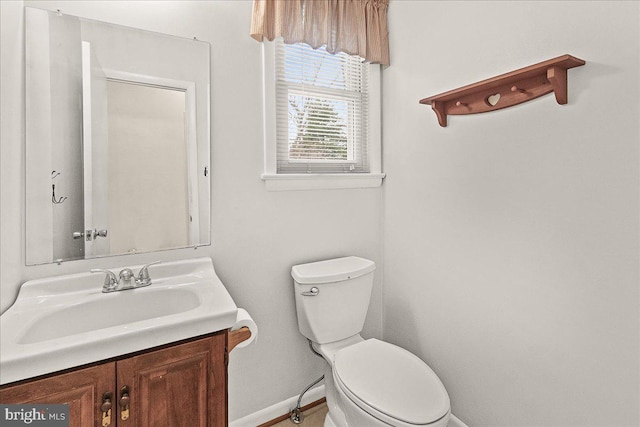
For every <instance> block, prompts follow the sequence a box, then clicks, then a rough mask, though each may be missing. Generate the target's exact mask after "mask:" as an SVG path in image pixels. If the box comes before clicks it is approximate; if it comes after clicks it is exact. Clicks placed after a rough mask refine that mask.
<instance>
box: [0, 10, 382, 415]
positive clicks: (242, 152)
mask: <svg viewBox="0 0 640 427" xmlns="http://www.w3.org/2000/svg"><path fill="white" fill-rule="evenodd" d="M26 5H28V6H35V7H42V8H47V9H53V10H55V9H60V10H62V11H63V13H65V12H66V13H69V14H72V15H79V16H84V17H87V18H91V19H98V20H103V21H109V22H113V23H117V24H121V25H128V26H133V27H138V28H142V29H146V30H151V31H158V32H162V33H168V34H173V35H177V36H182V37H187V38H193V37H194V36H195V37H197V38H198V39H199V40H203V41H208V42H210V43H211V141H212V143H211V151H212V153H211V172H212V175H211V186H212V191H211V198H212V201H211V212H212V233H211V234H212V245H211V246H207V247H201V248H199V249H197V250H194V249H182V250H174V251H163V252H157V253H152V254H143V255H130V256H119V257H110V258H101V259H93V260H85V261H74V262H68V263H63V264H62V265H60V266H57V265H55V264H54V265H43V266H34V267H25V266H24V228H23V227H24V220H23V217H24V176H25V172H24V154H23V151H24V148H23V138H24V113H23V112H24V99H23V93H24V77H23V76H24V62H23V61H24V60H23V57H24V56H23V16H22V6H23V3H22V2H12V1H2V2H0V8H1V9H0V18H1V19H2V21H1V22H0V24H1V25H0V31H2V33H1V37H0V43H1V49H0V55H1V57H0V67H1V74H0V83H1V88H2V96H1V100H0V102H1V104H0V107H1V109H0V110H1V114H2V116H1V123H2V124H1V127H0V136H1V138H2V140H1V144H0V150H1V152H0V154H1V160H0V167H1V169H0V174H1V175H0V178H1V179H0V189H1V193H0V197H1V202H2V203H1V205H0V209H1V210H0V226H1V232H2V236H1V239H0V257H1V258H0V284H1V286H0V302H1V307H0V310H3V311H4V310H5V309H6V308H7V307H8V306H9V305H10V304H11V303H12V302H13V300H14V299H15V297H16V295H17V291H18V288H19V286H20V285H21V284H22V283H23V282H25V281H26V280H28V279H31V278H37V277H43V276H50V275H59V274H66V273H74V272H80V271H87V270H89V269H91V268H101V267H102V268H104V267H107V268H111V267H119V266H122V265H135V264H141V263H144V262H150V261H153V260H156V259H159V260H165V261H169V260H175V259H186V258H192V257H194V256H209V257H211V258H212V259H213V263H214V266H215V268H216V270H217V273H218V275H219V276H220V278H221V279H222V281H223V282H224V284H225V285H226V287H227V289H228V290H229V292H230V293H231V295H232V297H233V298H234V300H235V301H236V303H237V304H238V306H241V307H244V308H246V309H247V310H248V311H249V313H251V315H252V316H253V318H254V319H255V321H256V322H257V324H258V326H259V328H260V336H259V338H258V341H257V342H256V343H254V344H252V345H251V346H249V347H247V348H244V349H241V350H237V351H234V352H233V355H232V357H231V363H230V365H229V383H230V384H229V387H230V390H229V408H230V419H231V420H233V419H236V418H240V417H241V416H244V415H247V414H250V413H253V412H255V411H257V410H260V409H263V408H265V407H268V406H270V405H272V404H274V403H277V402H280V401H282V400H284V399H286V398H289V397H291V396H294V395H297V394H298V393H299V392H300V391H301V390H302V389H303V388H304V387H305V386H306V385H308V384H309V383H310V382H311V381H313V380H314V379H316V378H317V377H318V376H320V375H321V374H322V366H323V362H322V361H321V360H319V359H318V358H317V357H316V356H314V355H313V354H312V353H310V352H309V349H308V347H307V342H306V340H305V339H304V337H303V336H302V335H301V334H300V333H299V332H298V327H297V323H296V314H295V305H294V299H293V291H292V287H293V282H292V279H291V276H290V269H291V266H292V265H294V264H297V263H301V262H306V261H311V260H318V259H322V258H326V257H334V256H341V255H348V254H355V255H359V256H363V257H367V258H370V259H373V260H375V261H376V262H377V263H378V265H379V270H378V272H379V274H378V276H377V277H376V282H375V290H374V295H373V298H372V304H371V309H370V311H369V318H368V321H367V324H366V326H365V328H366V329H365V331H364V334H365V335H366V336H380V335H381V327H382V324H381V311H382V309H381V276H382V257H381V248H382V244H381V226H382V220H381V212H382V190H381V189H380V188H375V189H366V190H327V191H324V190H323V191H293V192H266V191H265V189H264V183H263V182H262V180H261V179H260V174H261V172H262V165H263V154H262V153H263V148H262V141H263V134H262V106H261V94H262V78H261V63H262V59H261V51H262V48H261V45H260V44H259V43H257V42H256V41H255V40H253V39H251V38H250V37H249V35H248V32H249V21H250V16H251V2H250V1H208V2H202V1H193V2H189V1H180V2H149V1H141V2H116V1H106V2H101V1H68V2H64V1H47V2H27V3H26ZM97 280H100V278H98V279H97Z"/></svg>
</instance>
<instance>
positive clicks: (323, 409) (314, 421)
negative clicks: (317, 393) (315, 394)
mask: <svg viewBox="0 0 640 427" xmlns="http://www.w3.org/2000/svg"><path fill="white" fill-rule="evenodd" d="M328 411H329V408H327V404H326V403H323V404H322V405H318V406H314V407H313V408H310V409H308V410H307V411H305V412H303V415H304V418H303V419H302V422H301V423H300V424H294V423H293V421H291V420H289V419H286V420H284V421H280V422H279V423H278V424H274V425H273V427H293V426H295V425H299V426H301V427H323V426H324V417H325V415H326V414H327V412H328Z"/></svg>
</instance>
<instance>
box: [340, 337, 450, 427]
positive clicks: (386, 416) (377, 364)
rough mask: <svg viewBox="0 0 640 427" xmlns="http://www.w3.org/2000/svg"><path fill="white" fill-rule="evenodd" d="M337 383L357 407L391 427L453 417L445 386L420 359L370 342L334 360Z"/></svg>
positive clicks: (422, 423)
mask: <svg viewBox="0 0 640 427" xmlns="http://www.w3.org/2000/svg"><path fill="white" fill-rule="evenodd" d="M333 373H334V379H335V382H336V385H337V386H338V387H340V389H341V390H342V391H343V392H344V394H345V395H346V396H347V397H348V398H349V399H350V400H352V401H353V402H354V403H355V404H356V405H357V406H359V407H360V408H361V409H363V410H364V411H366V412H367V413H369V414H370V415H372V416H374V417H376V418H378V419H380V420H381V421H384V422H386V423H388V424H391V425H404V424H405V423H406V424H408V425H429V424H432V423H435V422H436V421H438V420H440V419H442V418H443V417H444V416H446V415H447V414H448V413H449V410H450V402H449V396H448V394H447V392H446V390H445V388H444V386H443V385H442V382H441V381H440V379H439V378H438V377H437V375H436V374H435V373H434V372H433V371H432V370H431V368H430V367H429V366H428V365H427V364H425V363H424V362H423V361H422V360H421V359H420V358H418V357H417V356H415V355H414V354H412V353H410V352H408V351H407V350H405V349H403V348H400V347H397V346H395V345H393V344H389V343H386V342H384V341H379V340H377V339H369V340H366V341H363V342H360V343H358V344H354V345H351V346H348V347H346V348H344V349H342V350H340V351H338V352H337V353H336V354H335V356H334V366H333Z"/></svg>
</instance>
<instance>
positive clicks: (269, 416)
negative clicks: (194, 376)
mask: <svg viewBox="0 0 640 427" xmlns="http://www.w3.org/2000/svg"><path fill="white" fill-rule="evenodd" d="M298 397H299V396H293V397H290V398H288V399H286V400H283V401H282V402H279V403H276V404H274V405H271V406H269V407H268V408H264V409H261V410H259V411H258V412H254V413H253V414H249V415H247V416H246V417H242V418H238V419H237V420H233V421H231V422H230V423H229V427H256V426H259V425H260V424H264V423H266V422H267V421H271V420H273V419H276V418H278V417H280V416H282V415H284V414H288V413H289V411H291V410H292V409H293V408H295V407H296V403H298ZM323 397H324V384H323V385H320V386H318V387H315V388H312V389H311V390H309V391H308V392H306V393H305V394H304V396H303V397H302V402H301V406H304V405H308V404H309V403H311V402H315V401H316V400H320V399H322V398H323Z"/></svg>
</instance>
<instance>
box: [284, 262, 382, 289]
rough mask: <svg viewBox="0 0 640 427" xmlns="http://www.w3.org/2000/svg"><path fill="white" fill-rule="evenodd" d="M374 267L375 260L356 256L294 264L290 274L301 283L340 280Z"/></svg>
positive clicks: (366, 271)
mask: <svg viewBox="0 0 640 427" xmlns="http://www.w3.org/2000/svg"><path fill="white" fill-rule="evenodd" d="M375 269H376V264H375V262H373V261H371V260H368V259H365V258H360V257H357V256H348V257H343V258H335V259H328V260H325V261H317V262H310V263H307V264H300V265H294V266H293V267H292V268H291V276H292V277H293V279H294V280H295V281H296V282H298V283H301V284H321V283H332V282H340V281H343V280H348V279H354V278H356V277H359V276H363V275H365V274H367V273H370V272H372V271H373V270H375Z"/></svg>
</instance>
